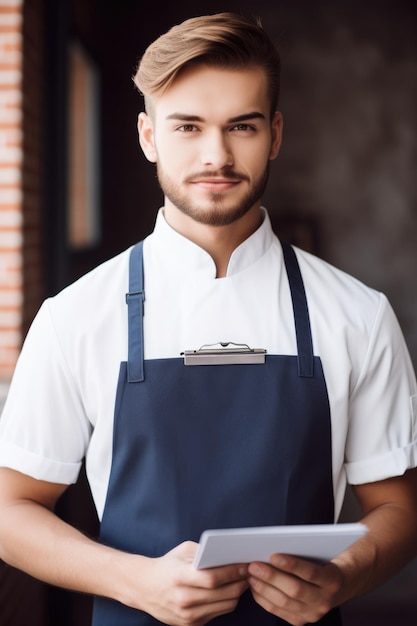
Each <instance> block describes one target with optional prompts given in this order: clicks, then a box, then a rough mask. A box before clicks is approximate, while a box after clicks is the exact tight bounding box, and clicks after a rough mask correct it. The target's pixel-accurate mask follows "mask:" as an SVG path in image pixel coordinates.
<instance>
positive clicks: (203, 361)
mask: <svg viewBox="0 0 417 626" xmlns="http://www.w3.org/2000/svg"><path fill="white" fill-rule="evenodd" d="M216 346H219V347H217V348H216ZM229 346H232V347H229ZM181 354H182V355H184V365H232V364H235V363H239V364H252V363H265V354H266V350H264V349H263V348H250V347H249V346H248V345H247V344H246V343H233V342H232V341H228V342H224V341H220V342H219V343H213V344H208V345H207V344H206V345H203V346H201V348H199V349H198V350H185V351H184V352H182V353H181Z"/></svg>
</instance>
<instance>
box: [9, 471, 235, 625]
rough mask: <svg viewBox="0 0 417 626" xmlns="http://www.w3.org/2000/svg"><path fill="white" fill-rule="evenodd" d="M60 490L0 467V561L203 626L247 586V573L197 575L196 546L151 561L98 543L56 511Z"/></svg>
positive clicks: (175, 620) (174, 621) (226, 570)
mask: <svg viewBox="0 0 417 626" xmlns="http://www.w3.org/2000/svg"><path fill="white" fill-rule="evenodd" d="M65 489H66V486H65V485H59V484H55V483H48V482H45V481H38V480H35V479H33V478H30V477H29V476H26V475H24V474H20V473H19V472H15V471H13V470H10V469H5V468H0V558H2V559H3V560H4V561H6V562H7V563H9V564H10V565H12V566H14V567H17V568H19V569H22V570H24V571H26V572H27V573H29V574H30V575H32V576H34V577H35V578H38V579H40V580H43V581H45V582H48V583H50V584H53V585H56V586H60V587H64V588H67V589H72V590H74V591H80V592H83V593H88V594H93V595H102V596H106V597H109V598H112V599H115V600H118V601H120V602H122V603H124V604H127V605H128V606H131V607H133V608H136V609H140V610H142V611H145V612H148V613H150V614H151V615H153V616H154V617H156V618H157V619H159V620H161V621H163V622H164V623H167V624H171V625H177V624H178V625H179V624H183V623H188V624H190V625H193V626H200V625H202V624H205V623H206V622H207V621H209V620H211V619H213V618H214V617H216V616H218V615H222V614H223V613H228V612H230V611H233V610H234V608H235V606H236V603H237V601H238V599H239V597H240V595H241V594H242V593H243V591H244V590H245V589H246V588H247V583H246V577H247V568H246V567H244V566H235V565H233V566H227V567H223V568H216V569H213V570H210V571H209V570H206V571H204V570H202V571H197V570H195V569H194V567H193V565H192V561H193V557H194V554H195V550H196V544H194V543H192V542H186V543H184V544H181V545H180V546H178V547H177V548H174V550H172V551H171V552H169V553H168V554H167V555H165V556H163V557H161V558H157V559H150V558H146V557H143V556H139V555H132V554H128V553H125V552H121V551H118V550H115V549H113V548H109V547H107V546H104V545H101V544H99V543H97V542H95V541H93V540H91V539H89V538H88V537H86V536H84V535H83V534H82V533H80V532H78V531H77V530H76V529H75V528H73V527H72V526H70V525H68V524H67V523H65V522H64V521H62V520H61V519H59V518H58V517H57V516H56V515H55V514H54V513H53V509H54V506H55V504H56V502H57V500H58V498H59V497H60V496H61V495H62V493H63V492H64V491H65Z"/></svg>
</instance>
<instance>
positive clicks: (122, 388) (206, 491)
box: [93, 242, 341, 626]
mask: <svg viewBox="0 0 417 626" xmlns="http://www.w3.org/2000/svg"><path fill="white" fill-rule="evenodd" d="M283 250H284V259H285V264H286V269H287V274H288V279H289V283H290V289H291V296H292V302H293V310H294V321H295V331H296V338H297V352H298V354H297V355H294V356H292V355H291V356H284V355H266V359H265V363H264V364H232V365H199V366H185V365H184V362H183V359H182V358H170V359H153V360H147V361H145V362H144V360H143V299H144V298H143V260H142V242H141V243H139V244H137V245H136V246H135V247H134V248H133V250H132V253H131V257H130V278H129V294H127V296H126V300H127V303H128V319H129V349H128V362H127V363H126V362H124V363H121V366H120V374H119V382H118V388H117V395H116V406H115V418H114V433H113V456H112V467H111V473H110V480H109V486H108V493H107V498H106V503H105V508H104V513H103V519H102V523H101V530H100V536H101V540H102V541H103V542H104V543H106V544H107V545H111V546H114V547H115V548H119V549H121V550H125V551H129V552H131V553H136V554H142V555H145V556H149V557H159V556H162V555H163V554H165V553H166V552H168V551H169V550H171V549H172V548H174V547H175V546H177V545H178V544H179V543H181V542H182V541H185V540H193V541H198V540H199V538H200V534H201V532H202V531H203V530H205V529H208V528H233V527H248V526H274V525H283V524H318V523H333V521H334V502H333V484H332V454H331V425H330V409H329V402H328V397H327V389H326V383H325V379H324V375H323V370H322V365H321V361H320V358H319V357H314V356H313V347H312V338H311V331H310V320H309V314H308V308H307V301H306V297H305V292H304V285H303V281H302V278H301V274H300V271H299V267H298V262H297V259H296V256H295V253H294V250H293V249H292V247H291V246H289V245H288V244H283ZM160 623H161V622H159V621H158V620H156V619H154V618H152V617H151V616H149V615H147V614H145V613H143V612H141V611H136V610H134V609H131V608H129V607H126V606H124V605H122V604H120V603H118V602H115V601H113V600H109V599H107V598H96V599H95V603H94V614H93V626H151V625H155V624H160ZM210 624H213V626H279V625H283V624H287V622H285V621H283V620H281V619H279V618H277V617H274V616H273V615H271V614H269V613H267V612H266V611H265V610H264V609H262V608H261V607H260V606H259V605H257V604H256V603H255V602H254V600H253V598H252V595H251V594H250V592H249V591H248V592H246V593H245V594H243V596H242V598H241V599H240V601H239V603H238V606H237V608H236V610H235V611H234V612H233V613H230V614H228V615H224V616H221V617H218V618H216V619H214V620H212V621H211V622H210ZM319 624H322V625H323V626H324V625H326V626H338V625H340V624H341V621H340V616H339V612H338V611H332V612H331V613H330V614H329V615H327V616H326V617H325V618H323V619H322V620H321V621H320V622H319Z"/></svg>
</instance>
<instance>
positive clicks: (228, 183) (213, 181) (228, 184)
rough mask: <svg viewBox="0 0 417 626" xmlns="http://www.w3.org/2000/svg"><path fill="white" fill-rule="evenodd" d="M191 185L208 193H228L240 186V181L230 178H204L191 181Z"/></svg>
mask: <svg viewBox="0 0 417 626" xmlns="http://www.w3.org/2000/svg"><path fill="white" fill-rule="evenodd" d="M190 182H191V184H193V185H196V186H197V187H200V188H201V189H205V190H207V191H217V192H219V191H227V190H229V189H233V188H234V187H236V185H239V184H240V180H236V179H230V178H203V179H198V180H193V181H190Z"/></svg>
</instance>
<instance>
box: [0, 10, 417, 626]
mask: <svg viewBox="0 0 417 626" xmlns="http://www.w3.org/2000/svg"><path fill="white" fill-rule="evenodd" d="M278 78H279V58H278V55H277V53H276V50H275V48H274V46H273V45H272V43H271V41H270V40H269V38H268V37H267V36H266V34H265V33H264V31H263V30H262V28H261V27H260V26H259V25H257V24H255V23H252V22H251V21H247V20H246V19H243V18H240V17H238V16H234V15H231V14H220V15H212V16H206V17H200V18H194V19H191V20H188V21H186V22H185V23H183V24H181V25H179V26H176V27H174V28H173V29H171V30H170V31H169V32H168V33H166V34H165V35H163V36H162V37H160V38H159V39H158V40H157V41H156V42H154V44H152V45H151V46H150V47H149V48H148V50H147V51H146V52H145V55H144V56H143V58H142V60H141V62H140V64H139V68H138V72H137V75H136V77H135V82H136V85H137V87H138V88H139V90H140V91H141V92H142V93H143V94H144V96H145V105H146V113H145V112H143V113H141V114H140V115H139V125H138V127H139V137H140V143H141V146H142V149H143V151H144V153H145V156H146V157H147V158H148V159H149V160H150V161H152V162H154V163H155V164H156V167H157V171H158V178H159V182H160V185H161V187H162V189H163V192H164V197H165V202H164V206H163V207H162V209H161V210H160V212H159V213H158V217H157V221H156V227H155V231H154V232H153V233H152V234H151V235H150V236H149V237H148V238H147V239H146V240H145V242H144V245H143V246H142V245H141V244H139V245H137V246H135V247H133V249H132V250H128V251H126V252H124V253H122V254H121V255H119V256H118V257H117V258H115V259H112V260H110V261H108V262H107V263H105V264H103V265H102V266H100V267H99V268H97V269H96V270H94V271H93V272H91V273H89V274H88V275H87V276H85V277H83V278H82V279H81V280H79V281H77V283H75V284H73V285H72V286H70V287H68V288H67V289H65V290H64V291H63V292H61V293H60V294H58V295H57V296H56V297H55V298H52V299H50V300H48V301H46V302H45V303H44V304H43V306H42V307H41V310H40V312H39V314H38V316H37V318H36V320H35V322H34V324H33V325H32V328H31V331H30V333H29V335H28V337H27V340H26V342H25V346H24V349H23V351H22V354H21V357H20V359H19V364H18V366H17V368H16V373H15V376H14V380H13V383H12V387H11V390H10V394H9V398H8V402H7V406H6V409H5V412H4V415H3V417H2V420H1V430H0V434H1V438H0V441H1V443H0V464H1V466H2V469H1V470H0V556H1V557H2V558H3V559H4V560H5V561H7V562H9V563H11V564H12V565H14V566H16V567H19V568H22V569H23V570H25V571H27V572H29V573H30V574H32V575H33V576H35V577H38V578H40V579H42V580H45V581H48V582H50V583H52V584H54V585H60V586H64V587H67V588H70V589H74V590H79V591H82V592H85V593H90V594H94V595H96V596H97V600H96V604H95V611H94V624H95V625H96V626H106V625H110V624H111V625H117V626H123V625H126V626H127V625H128V624H129V625H131V624H138V625H139V624H141V625H142V624H143V625H145V624H154V623H164V624H171V625H184V624H189V625H190V624H191V625H193V626H200V625H203V624H206V623H208V622H210V621H211V620H215V622H214V623H216V624H224V625H227V624H229V625H239V626H242V625H243V626H244V625H251V626H254V625H255V624H256V626H263V625H265V626H267V625H273V624H276V625H277V624H285V623H289V624H293V625H301V624H306V623H310V622H319V623H321V624H328V625H336V624H340V623H341V622H340V616H339V613H338V611H337V609H336V608H335V607H337V606H339V605H340V604H341V603H343V602H344V601H346V600H347V599H350V598H353V597H355V596H356V595H358V594H362V593H363V592H365V591H367V590H369V589H371V588H373V587H375V586H376V585H378V584H380V583H381V582H383V581H384V580H386V579H387V578H388V577H389V576H391V575H392V574H394V573H395V572H396V571H398V570H399V569H400V568H401V567H402V566H403V565H404V564H405V563H406V562H407V560H409V559H410V558H412V557H413V556H414V555H415V553H416V543H417V530H416V529H417V497H416V479H415V471H413V470H412V468H414V467H415V465H416V459H417V443H416V441H415V440H414V438H413V426H414V432H415V422H416V404H417V402H416V394H417V391H416V381H415V377H414V373H413V371H412V367H411V363H410V360H409V356H408V353H407V350H406V347H405V345H404V341H403V337H402V335H401V332H400V330H399V327H398V323H397V321H396V319H395V316H394V314H393V313H392V310H391V308H390V306H389V304H388V303H387V300H386V299H385V297H384V296H383V295H381V294H380V293H377V292H375V291H373V290H371V289H369V288H367V287H365V286H364V285H362V284H361V283H359V282H358V281H356V280H355V279H353V278H351V277H349V276H347V275H346V274H344V273H342V272H340V271H338V270H336V269H335V268H333V267H331V266H329V265H327V264H326V263H324V262H322V261H321V260H319V259H317V258H315V257H313V256H312V255H310V254H307V253H305V252H303V251H301V250H296V251H294V249H293V248H291V247H290V246H287V245H285V244H281V243H280V242H279V240H278V239H277V238H276V237H275V235H274V234H273V233H272V231H271V227H270V222H269V218H268V214H267V212H266V210H265V209H263V208H262V207H261V196H262V193H263V190H264V187H265V184H266V182H267V177H268V164H269V161H270V160H271V159H274V158H275V157H276V156H277V154H278V151H279V147H280V143H281V135H282V118H281V115H280V113H278V112H277V100H278V90H279V86H278V85H279V80H278ZM126 294H127V295H126ZM144 294H145V295H144ZM232 343H237V344H245V345H248V346H249V347H250V348H251V349H257V348H261V349H263V350H266V357H265V362H264V363H253V362H248V363H232V364H228V365H224V364H216V365H202V366H192V365H191V366H189V365H186V364H185V362H184V358H183V353H184V352H185V351H187V350H191V351H197V354H201V353H202V352H203V353H204V346H207V345H212V344H220V348H219V349H220V350H222V349H224V348H222V345H224V344H229V345H232ZM202 347H203V351H201V350H200V349H201V348H202ZM223 355H224V353H223ZM219 358H222V355H220V357H219ZM248 358H249V360H250V356H249V357H248ZM197 359H198V357H197ZM410 399H411V400H410ZM410 407H411V408H410ZM84 457H86V463H87V472H88V477H89V482H90V485H91V489H92V493H93V497H94V500H95V503H96V506H97V511H98V514H99V517H100V519H101V540H100V542H95V541H92V540H90V539H89V538H87V537H85V536H83V535H82V534H80V533H79V532H78V531H77V530H75V529H74V528H71V527H70V526H68V525H67V524H66V523H64V522H63V521H61V520H60V519H58V518H57V517H56V516H55V515H54V513H53V509H54V506H55V503H56V501H57V499H58V498H59V497H60V495H61V494H62V493H63V492H64V490H65V489H66V487H67V485H68V484H70V483H73V482H75V481H76V479H77V475H78V471H79V469H80V464H81V462H82V459H83V458H84ZM347 480H348V481H349V482H350V483H352V484H353V485H354V486H355V487H354V488H355V492H356V494H357V496H358V499H359V502H360V504H361V507H362V511H363V521H364V523H365V524H366V525H367V527H368V528H369V532H368V534H367V535H366V536H365V537H364V538H362V539H361V540H360V541H358V542H357V543H356V544H354V545H353V546H352V547H351V548H350V549H348V550H346V551H345V552H344V553H342V554H341V555H339V556H338V557H337V558H335V559H334V560H333V561H331V562H329V563H327V564H317V563H314V562H310V561H307V560H303V559H300V558H295V557H290V556H285V555H279V554H276V555H272V556H271V559H270V562H269V563H242V564H240V565H227V566H224V567H218V568H213V569H208V570H196V569H195V568H194V567H193V557H194V555H195V552H196V548H197V544H196V542H197V541H198V539H199V536H200V534H201V532H202V531H203V530H204V529H206V528H216V527H237V526H268V525H281V524H316V523H333V522H334V521H336V520H337V518H338V515H339V512H340V508H341V504H342V501H343V496H344V490H345V486H346V481H347ZM215 618H216V619H215Z"/></svg>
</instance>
